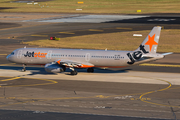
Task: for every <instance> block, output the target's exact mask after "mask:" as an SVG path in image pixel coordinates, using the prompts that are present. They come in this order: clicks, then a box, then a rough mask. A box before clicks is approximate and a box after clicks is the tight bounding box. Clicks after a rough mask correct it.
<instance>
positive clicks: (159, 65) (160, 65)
mask: <svg viewBox="0 0 180 120" xmlns="http://www.w3.org/2000/svg"><path fill="white" fill-rule="evenodd" d="M140 66H157V67H180V65H170V64H148V63H143V64H140Z"/></svg>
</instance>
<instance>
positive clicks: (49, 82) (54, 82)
mask: <svg viewBox="0 0 180 120" xmlns="http://www.w3.org/2000/svg"><path fill="white" fill-rule="evenodd" d="M0 77H1V76H0ZM21 78H23V79H35V80H43V81H47V82H48V83H41V84H28V85H12V86H4V87H25V86H39V85H50V84H56V83H58V82H57V81H55V80H48V79H39V78H24V77H13V78H9V79H4V80H0V81H10V80H17V79H21ZM0 87H2V86H0Z"/></svg>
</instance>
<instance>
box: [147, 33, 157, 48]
mask: <svg viewBox="0 0 180 120" xmlns="http://www.w3.org/2000/svg"><path fill="white" fill-rule="evenodd" d="M154 38H155V34H154V35H153V36H152V37H151V36H150V35H148V41H147V42H146V43H145V45H149V49H150V51H151V49H152V47H153V45H158V43H157V42H156V41H154Z"/></svg>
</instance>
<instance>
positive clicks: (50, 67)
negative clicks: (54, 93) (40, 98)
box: [44, 63, 64, 73]
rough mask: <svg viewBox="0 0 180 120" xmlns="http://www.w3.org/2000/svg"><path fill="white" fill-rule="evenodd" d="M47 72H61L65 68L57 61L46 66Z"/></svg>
mask: <svg viewBox="0 0 180 120" xmlns="http://www.w3.org/2000/svg"><path fill="white" fill-rule="evenodd" d="M44 68H45V70H46V72H51V73H59V72H64V69H63V68H62V67H60V66H59V65H58V64H56V63H54V64H53V63H47V64H46V65H45V66H44Z"/></svg>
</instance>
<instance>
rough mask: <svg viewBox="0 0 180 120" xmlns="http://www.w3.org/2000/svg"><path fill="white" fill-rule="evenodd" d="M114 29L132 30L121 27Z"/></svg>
mask: <svg viewBox="0 0 180 120" xmlns="http://www.w3.org/2000/svg"><path fill="white" fill-rule="evenodd" d="M116 29H122V30H132V28H122V27H117V28H116Z"/></svg>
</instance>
